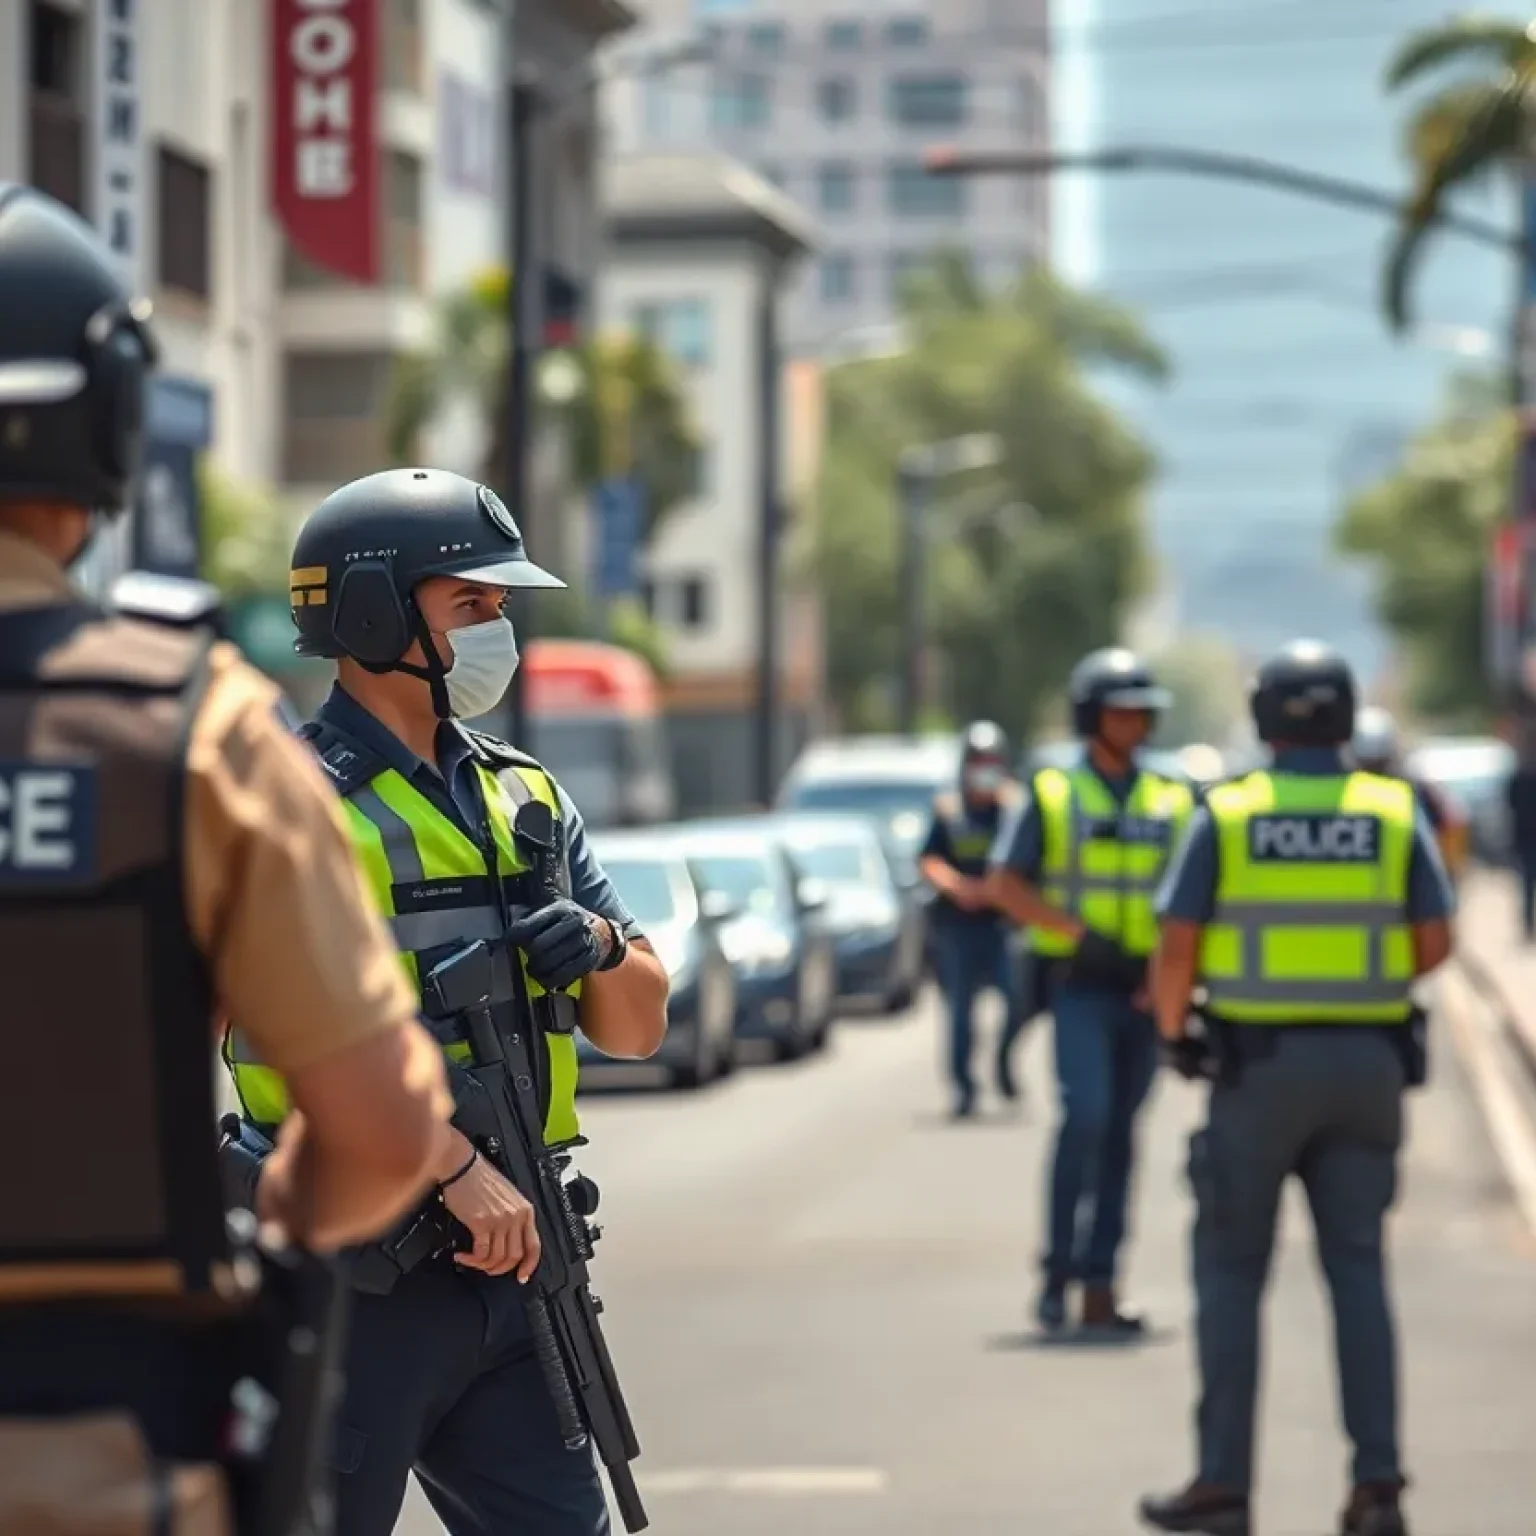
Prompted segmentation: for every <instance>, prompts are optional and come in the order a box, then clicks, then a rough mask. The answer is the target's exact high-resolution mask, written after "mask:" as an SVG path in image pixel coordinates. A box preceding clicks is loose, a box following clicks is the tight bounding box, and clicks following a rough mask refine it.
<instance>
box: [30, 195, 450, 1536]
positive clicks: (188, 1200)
mask: <svg viewBox="0 0 1536 1536" xmlns="http://www.w3.org/2000/svg"><path fill="white" fill-rule="evenodd" d="M146 318H147V310H146V309H145V308H143V307H142V306H138V305H134V304H131V303H130V302H129V299H128V296H127V295H126V294H125V293H124V291H123V290H122V288H121V287H120V285H119V281H118V278H117V276H116V274H115V272H114V270H113V263H112V260H111V258H110V256H109V253H108V252H107V250H106V249H105V247H104V246H103V245H102V244H101V243H100V242H99V241H98V239H97V237H96V236H95V234H94V233H93V232H92V231H91V230H90V229H88V228H87V227H86V225H85V224H83V223H82V222H81V221H80V220H79V219H77V218H76V217H75V215H74V214H72V213H70V212H69V211H67V210H66V209H64V208H63V207H62V206H61V205H59V204H58V203H55V202H54V201H53V200H52V199H50V198H47V197H45V196H43V195H42V194H40V193H37V192H35V191H33V190H31V189H29V188H25V187H16V186H5V185H0V973H3V974H4V976H5V985H6V1001H5V1006H4V1011H3V1017H0V1033H3V1037H4V1047H5V1058H6V1062H7V1069H8V1082H9V1085H10V1087H11V1088H12V1090H13V1092H12V1093H11V1094H10V1101H9V1103H8V1105H7V1108H6V1113H5V1115H4V1117H3V1118H0V1167H3V1168H4V1169H5V1177H4V1180H3V1182H0V1448H3V1447H5V1446H6V1445H7V1444H8V1443H9V1439H10V1437H11V1436H14V1435H25V1436H27V1437H28V1439H27V1445H28V1447H29V1449H28V1451H27V1452H26V1453H25V1454H24V1455H20V1454H17V1455H13V1454H9V1453H6V1454H5V1455H4V1460H5V1465H6V1467H7V1468H8V1469H9V1470H8V1471H7V1473H6V1478H5V1485H4V1486H3V1487H0V1528H3V1529H5V1530H7V1531H9V1530H21V1529H27V1530H32V1529H42V1528H44V1527H46V1528H47V1529H48V1530H50V1531H59V1532H69V1531H71V1530H73V1529H76V1528H77V1527H76V1526H75V1525H74V1524H73V1523H72V1521H73V1517H74V1514H75V1513H76V1508H75V1503H74V1502H73V1501H75V1500H78V1502H79V1505H80V1507H81V1508H82V1509H83V1508H84V1507H85V1506H86V1505H88V1504H90V1503H91V1501H92V1499H93V1497H95V1496H97V1495H99V1494H101V1493H102V1492H103V1490H102V1488H101V1487H99V1486H97V1485H95V1484H93V1483H92V1482H91V1480H90V1478H91V1472H90V1470H89V1469H90V1468H92V1467H94V1468H96V1469H97V1470H98V1471H99V1470H100V1468H101V1466H102V1458H101V1455H100V1454H97V1453H99V1452H101V1451H102V1445H101V1444H100V1443H98V1444H97V1445H96V1449H95V1451H92V1449H91V1446H90V1444H89V1443H86V1442H89V1441H90V1439H91V1437H92V1436H93V1435H97V1434H100V1435H102V1436H104V1437H106V1438H108V1439H110V1438H112V1436H114V1435H116V1434H117V1433H118V1431H117V1430H113V1429H111V1428H110V1425H111V1424H112V1423H113V1422H114V1420H113V1418H111V1417H109V1418H108V1420H106V1421H103V1420H100V1419H98V1420H95V1421H94V1424H95V1427H94V1428H93V1427H92V1423H93V1421H91V1420H89V1419H76V1418H75V1417H74V1416H76V1415H89V1414H92V1413H103V1412H105V1413H107V1414H108V1415H109V1416H112V1415H114V1414H120V1418H118V1419H117V1420H116V1422H117V1423H118V1424H119V1425H120V1428H121V1432H122V1434H125V1435H129V1434H132V1435H136V1434H139V1433H142V1435H143V1436H144V1437H145V1439H146V1440H147V1442H148V1446H149V1450H150V1453H151V1454H152V1455H153V1456H154V1457H155V1458H158V1459H159V1460H161V1461H162V1462H163V1463H165V1464H166V1465H169V1464H172V1463H202V1464H208V1463H214V1462H217V1461H219V1460H220V1458H221V1456H222V1455H223V1451H224V1447H223V1444H222V1440H223V1435H224V1431H225V1428H226V1426H227V1423H228V1420H229V1417H230V1391H231V1387H232V1385H233V1382H232V1380H231V1362H230V1360H229V1358H228V1355H229V1340H228V1337H227V1334H226V1331H224V1330H221V1329H218V1328H214V1327H211V1326H209V1319H210V1316H211V1315H212V1316H217V1315H218V1314H219V1309H220V1306H221V1304H227V1303H229V1302H230V1301H231V1299H232V1297H231V1291H230V1286H229V1276H230V1273H231V1271H230V1266H229V1262H228V1259H229V1255H228V1250H227V1244H226V1241H225V1226H224V1209H223V1202H222V1199H221V1195H220V1185H219V1177H218V1165H217V1160H216V1156H215V1125H214V1121H215V1110H216V1105H215V1102H214V1096H213V1088H212V1083H211V1080H210V1076H209V1070H210V1067H211V1065H212V1054H211V1053H212V1049H213V1039H214V1015H215V1011H216V1010H217V1009H219V1008H229V1009H232V1010H234V1011H235V1012H236V1013H238V1015H239V1016H240V1018H241V1020H242V1023H243V1024H244V1026H245V1028H246V1029H247V1031H248V1032H249V1034H250V1036H251V1038H252V1039H253V1040H254V1041H257V1042H259V1045H260V1049H261V1050H262V1052H263V1054H264V1055H265V1056H266V1057H268V1058H269V1059H270V1060H272V1061H273V1062H274V1063H276V1064H278V1065H279V1066H280V1067H281V1069H282V1071H283V1073H284V1075H285V1076H286V1078H287V1079H288V1082H289V1084H290V1089H291V1092H292V1096H293V1102H294V1106H295V1109H296V1113H295V1114H294V1116H293V1118H292V1122H291V1124H290V1126H289V1127H288V1128H287V1130H286V1132H285V1135H284V1137H283V1142H282V1145H281V1147H280V1148H279V1149H278V1151H277V1153H276V1154H275V1155H274V1157H273V1166H272V1173H271V1178H270V1180H269V1182H268V1185H267V1187H266V1189H265V1190H264V1191H263V1200H262V1206H261V1214H262V1215H263V1216H265V1217H267V1218H270V1219H272V1220H274V1221H277V1222H279V1223H281V1224H282V1225H283V1226H285V1227H286V1228H287V1230H288V1232H289V1234H290V1235H292V1236H293V1237H296V1238H298V1239H300V1240H302V1241H305V1242H307V1243H311V1244H328V1245H336V1244H339V1243H342V1242H346V1241H351V1240H355V1239H358V1238H361V1237H364V1236H367V1235H369V1234H371V1233H372V1232H375V1231H377V1230H379V1229H380V1228H381V1227H382V1226H384V1225H385V1224H386V1223H388V1222H389V1221H390V1220H392V1219H393V1218H394V1217H395V1216H397V1215H398V1214H400V1212H401V1211H403V1210H404V1209H406V1208H407V1207H408V1206H409V1204H410V1203H411V1202H412V1201H414V1200H415V1199H416V1198H418V1197H419V1195H420V1193H421V1191H422V1190H423V1189H424V1188H425V1187H426V1183H427V1178H426V1175H427V1170H428V1168H429V1166H430V1165H432V1164H433V1163H435V1162H436V1161H437V1160H438V1158H439V1157H440V1155H441V1153H442V1151H443V1149H444V1147H445V1146H446V1145H447V1135H448V1132H447V1127H446V1125H445V1124H444V1122H445V1120H446V1118H447V1115H448V1113H449V1111H450V1107H451V1106H450V1103H449V1101H448V1099H447V1096H446V1094H445V1091H444V1086H443V1071H442V1066H441V1062H440V1059H439V1057H438V1055H437V1053H436V1051H435V1049H434V1048H433V1042H432V1041H431V1039H430V1037H429V1036H428V1035H427V1034H426V1033H425V1031H423V1030H422V1028H421V1027H420V1025H419V1024H418V1023H417V1022H416V1013H415V1007H414V1000H413V999H412V997H411V995H410V992H409V990H408V988H406V986H405V985H404V984H403V980H402V977H401V975H400V967H399V961H398V958H397V956H396V953H395V948H394V945H393V944H392V943H391V942H390V939H389V935H388V934H387V932H386V931H385V930H384V927H383V925H382V924H381V922H380V921H379V918H378V917H377V915H376V914H375V913H374V912H373V911H372V909H371V907H370V905H369V903H368V900H367V896H366V894H365V892H364V890H363V888H362V884H361V881H360V880H359V877H358V872H357V867H356V863H355V861H354V859H353V857H352V850H351V847H350V845H349V843H348V841H347V838H346V834H345V833H344V831H343V830H342V827H341V818H340V815H339V813H338V808H337V805H336V801H335V797H334V796H333V795H332V794H331V793H330V791H329V789H328V788H327V786H326V784H325V783H324V780H323V778H322V776H321V775H320V774H319V772H318V771H317V770H316V768H315V765H314V763H313V761H312V760H311V759H310V757H309V755H308V754H307V753H306V752H305V751H304V749H303V748H302V747H301V746H300V745H299V744H298V743H297V742H295V741H294V740H293V739H292V737H291V736H290V735H289V733H288V732H287V730H286V729H285V728H284V727H283V725H282V723H281V721H280V720H279V719H278V716H277V697H278V695H277V690H276V689H275V688H274V687H273V686H272V685H271V684H270V683H269V682H268V681H267V680H266V679H264V678H263V677H261V676H260V675H259V674H258V673H256V672H254V671H252V670H251V668H249V667H248V666H246V665H245V663H244V662H243V661H242V660H241V659H240V657H239V656H238V654H237V653H236V652H235V651H234V650H233V649H231V648H229V647H228V646H224V645H218V644H213V643H212V642H211V637H210V635H209V633H208V632H207V630H206V629H201V628H197V627H175V626H172V625H170V624H167V623H162V622H156V621H155V616H144V615H134V614H125V613H122V612H119V613H117V614H114V615H110V616H109V615H107V614H106V613H104V612H102V611H101V610H100V609H97V608H95V607H93V606H92V605H90V604H89V603H87V602H86V601H85V599H84V598H83V597H82V596H81V594H80V593H79V592H78V591H77V590H76V589H75V588H74V587H73V586H72V585H71V583H70V580H69V578H68V576H67V574H66V571H67V568H68V567H70V566H71V565H73V564H74V562H75V561H77V560H78V559H79V558H80V556H81V555H82V554H83V553H84V551H85V549H86V546H87V544H88V543H89V541H90V538H91V534H92V529H93V523H94V521H95V520H96V518H97V517H98V516H101V517H115V516H120V515H121V514H122V513H123V511H124V509H125V508H126V507H127V506H128V505H130V504H131V502H132V500H133V496H134V492H135V487H136V479H137V464H138V458H139V447H140V436H141V431H142V423H143V417H144V399H145V393H146V384H147V379H148V374H149V371H150V369H151V367H152V366H153V362H154V357H155V352H154V345H153V341H152V339H151V337H150V334H149V331H148V329H147V326H146ZM16 1420H28V1421H34V1422H32V1423H30V1424H24V1425H18V1424H16V1423H15V1422H14V1421H16ZM36 1421H48V1424H49V1425H50V1426H51V1427H48V1428H43V1427H40V1425H39V1424H38V1423H37V1422H36ZM104 1422H105V1423H106V1424H107V1425H108V1426H109V1427H108V1428H102V1425H103V1423H104ZM135 1422H136V1424H137V1429H134V1428H132V1426H133V1424H134V1423H135ZM75 1434H78V1435H79V1436H80V1437H81V1438H80V1440H74V1441H72V1440H71V1436H72V1435H75ZM55 1436H56V1437H55ZM130 1443H131V1442H130ZM72 1445H73V1446H75V1447H76V1448H77V1449H78V1450H79V1460H78V1466H79V1467H80V1468H82V1469H84V1470H81V1471H80V1472H79V1474H78V1480H77V1479H76V1475H75V1474H74V1473H72V1472H71V1471H70V1468H71V1467H72V1466H75V1465H77V1463H76V1461H75V1460H74V1459H73V1458H74V1452H73V1451H72V1449H71V1446H72ZM27 1473H35V1475H36V1477H37V1478H38V1479H39V1481H38V1482H37V1483H36V1484H30V1483H28V1480H27V1477H26V1475H25V1474H27ZM145 1475H146V1478H147V1477H149V1476H150V1475H151V1474H150V1473H149V1472H148V1471H146V1474H145ZM22 1485H24V1486H22ZM203 1486H205V1487H207V1486H210V1485H209V1484H208V1483H207V1482H206V1481H205V1483H204V1484H203ZM211 1486H212V1487H213V1488H215V1489H217V1488H218V1487H219V1486H220V1481H219V1479H217V1478H214V1479H213V1480H212V1483H211ZM162 1491H164V1490H162ZM61 1492H62V1494H63V1495H65V1496H66V1497H67V1498H68V1499H69V1500H70V1501H71V1503H70V1507H68V1508H65V1509H59V1508H55V1507H53V1505H52V1503H51V1502H50V1501H51V1500H52V1499H53V1498H55V1497H57V1496H58V1495H59V1494H60V1493H61ZM169 1496H170V1495H169V1494H168V1495H167V1497H169ZM209 1497H210V1498H212V1499H214V1500H215V1501H216V1502H219V1501H222V1494H219V1493H214V1494H210V1495H209ZM8 1498H9V1499H11V1500H14V1501H15V1502H12V1503H8V1502H7V1500H8ZM29 1498H32V1499H35V1500H36V1501H37V1502H35V1503H33V1504H30V1505H29V1504H28V1500H29ZM145 1507H146V1509H147V1508H148V1507H149V1504H148V1496H147V1495H146V1503H145ZM23 1508H24V1509H26V1511H27V1513H26V1515H25V1516H23V1515H21V1514H19V1513H17V1511H18V1510H20V1509H23ZM98 1513H99V1510H98ZM84 1518H85V1517H84V1516H83V1515H82V1519H84ZM164 1518H165V1520H166V1528H167V1529H170V1528H171V1527H172V1526H175V1527H176V1528H177V1529H181V1528H183V1526H182V1517H181V1516H180V1515H178V1514H176V1513H174V1512H172V1511H171V1510H169V1509H168V1510H167V1511H166V1512H165V1517H164ZM188 1518H190V1516H188ZM29 1521H37V1522H39V1523H38V1524H37V1525H33V1524H31V1523H29ZM102 1528H104V1527H98V1526H96V1525H91V1526H90V1529H92V1530H96V1529H102ZM197 1528H198V1529H199V1530H203V1529H212V1528H213V1527H211V1526H210V1527H205V1526H203V1525H198V1527H197Z"/></svg>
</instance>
